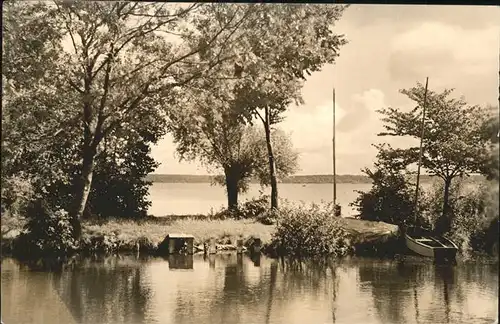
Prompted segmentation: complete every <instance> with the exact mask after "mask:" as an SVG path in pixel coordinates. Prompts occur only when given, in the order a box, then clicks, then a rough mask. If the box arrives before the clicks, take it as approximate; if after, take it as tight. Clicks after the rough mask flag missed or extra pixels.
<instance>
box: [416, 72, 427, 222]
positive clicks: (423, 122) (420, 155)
mask: <svg viewBox="0 0 500 324" xmlns="http://www.w3.org/2000/svg"><path fill="white" fill-rule="evenodd" d="M428 85H429V77H427V78H426V79H425V92H424V104H423V107H422V125H421V130H420V152H419V156H418V166H417V187H416V188H415V201H414V206H415V207H414V213H415V223H416V222H417V210H418V187H419V186H420V165H421V164H422V155H423V152H422V151H423V149H422V147H423V143H424V131H425V107H426V106H427V87H428Z"/></svg>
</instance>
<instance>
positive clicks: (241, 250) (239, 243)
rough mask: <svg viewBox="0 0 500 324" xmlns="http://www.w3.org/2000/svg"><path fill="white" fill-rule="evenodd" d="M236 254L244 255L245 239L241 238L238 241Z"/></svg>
mask: <svg viewBox="0 0 500 324" xmlns="http://www.w3.org/2000/svg"><path fill="white" fill-rule="evenodd" d="M236 253H238V254H241V253H243V238H241V237H240V238H238V239H237V240H236Z"/></svg>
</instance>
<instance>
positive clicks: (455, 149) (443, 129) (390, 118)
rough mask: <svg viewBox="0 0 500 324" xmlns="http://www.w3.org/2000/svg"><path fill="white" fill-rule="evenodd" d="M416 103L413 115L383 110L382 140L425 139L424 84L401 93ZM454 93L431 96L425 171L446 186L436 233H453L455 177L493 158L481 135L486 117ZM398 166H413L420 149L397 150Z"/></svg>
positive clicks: (427, 110) (480, 110)
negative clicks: (451, 196)
mask: <svg viewBox="0 0 500 324" xmlns="http://www.w3.org/2000/svg"><path fill="white" fill-rule="evenodd" d="M400 92H401V93H402V94H404V95H406V96H408V98H410V99H411V100H413V101H415V102H416V104H417V105H416V106H415V107H414V108H413V109H411V110H410V111H407V112H405V111H402V110H398V109H396V108H391V107H389V108H384V109H381V110H379V112H380V113H381V114H382V115H383V118H382V121H383V122H384V128H385V130H386V131H385V132H383V133H380V134H379V135H380V136H406V137H412V138H415V139H417V140H420V139H421V128H420V127H421V123H420V122H419V121H420V120H421V114H422V107H423V101H424V92H425V89H424V87H423V86H422V84H420V83H417V85H416V86H415V87H413V88H410V89H404V90H401V91H400ZM451 93H452V89H445V90H444V91H442V92H440V93H438V92H435V91H432V90H429V91H428V92H427V107H426V120H425V126H424V128H425V131H424V138H423V156H422V167H423V168H425V169H426V170H427V171H428V172H429V174H430V175H433V176H438V177H439V178H441V179H442V180H443V182H444V189H443V191H444V193H443V208H442V214H441V216H440V217H439V218H438V221H437V222H436V231H437V232H438V233H445V232H447V231H449V229H450V224H451V219H450V217H449V213H448V210H449V202H448V200H449V199H448V198H449V193H450V192H449V190H450V186H451V183H452V180H453V179H454V178H455V177H462V176H465V175H469V174H470V173H473V172H479V171H480V169H481V166H483V165H484V163H485V161H486V159H487V157H488V156H489V149H488V144H487V142H486V141H485V140H484V136H482V134H481V126H482V125H483V123H484V121H485V119H486V114H485V111H484V109H483V108H481V107H479V106H471V105H468V104H467V103H466V102H465V100H464V99H463V98H461V99H454V98H450V95H451ZM393 152H394V158H395V163H401V164H402V165H410V164H412V163H415V162H417V161H418V156H419V148H418V147H411V148H407V149H393Z"/></svg>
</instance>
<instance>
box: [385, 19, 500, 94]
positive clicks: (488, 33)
mask: <svg viewBox="0 0 500 324" xmlns="http://www.w3.org/2000/svg"><path fill="white" fill-rule="evenodd" d="M498 45H499V33H498V26H489V27H487V28H484V29H464V28H462V27H461V26H457V25H450V24H444V23H441V22H436V21H428V22H424V23H422V24H420V25H418V26H417V27H415V28H413V29H410V30H408V31H406V32H403V33H400V34H398V35H397V36H396V37H394V38H393V40H392V42H391V44H390V47H391V50H392V54H391V60H390V66H389V69H390V72H391V75H392V77H393V78H396V79H402V80H406V79H415V78H422V77H423V76H424V75H433V83H434V84H435V85H436V86H444V85H447V84H450V83H453V81H455V80H454V79H455V78H456V77H457V75H460V76H461V77H464V78H465V77H468V78H470V77H479V76H481V77H482V76H484V75H485V74H488V73H491V68H492V67H495V66H496V65H497V64H498Z"/></svg>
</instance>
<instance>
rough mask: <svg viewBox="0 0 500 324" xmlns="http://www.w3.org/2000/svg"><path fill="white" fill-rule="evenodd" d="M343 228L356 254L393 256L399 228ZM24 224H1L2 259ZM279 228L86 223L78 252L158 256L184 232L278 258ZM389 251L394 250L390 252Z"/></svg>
mask: <svg viewBox="0 0 500 324" xmlns="http://www.w3.org/2000/svg"><path fill="white" fill-rule="evenodd" d="M340 224H341V226H342V227H343V228H344V229H345V230H346V231H347V233H348V235H349V237H350V238H349V240H350V242H351V244H352V247H353V249H352V250H353V251H354V252H356V254H373V253H375V252H377V253H380V252H384V251H385V252H390V251H394V243H397V242H395V240H396V239H397V235H398V232H397V227H396V226H394V225H391V224H386V223H382V222H369V221H362V220H357V219H352V218H344V219H341V223H340ZM23 225H24V223H23V222H22V221H19V220H5V221H2V240H1V245H2V254H3V255H5V254H11V253H13V252H15V250H16V240H17V238H18V237H19V235H20V234H21V233H22V231H23ZM275 229H276V227H275V225H264V224H262V223H260V222H258V221H255V220H252V219H241V220H235V219H224V220H215V219H210V218H208V217H205V218H203V217H202V216H199V215H197V216H194V217H189V216H183V217H148V218H147V219H144V220H141V221H132V220H119V219H114V220H106V221H95V220H94V221H84V222H83V224H82V238H81V242H80V247H79V251H78V252H83V253H119V252H136V251H137V250H139V251H142V252H145V253H148V254H156V253H157V252H158V246H159V245H160V243H161V242H162V241H163V240H164V239H165V237H166V236H167V234H169V233H185V234H191V235H193V236H194V245H195V246H200V245H203V244H204V243H207V242H209V241H210V240H211V239H215V242H216V244H218V245H225V246H228V245H233V246H235V245H236V240H237V239H238V238H242V239H243V242H244V245H245V246H246V247H249V245H250V244H251V242H253V240H254V238H259V239H260V240H261V242H262V250H263V252H264V253H267V254H271V255H272V254H276V251H275V249H274V247H273V246H272V244H271V243H272V236H273V233H274V232H275ZM389 247H390V248H389Z"/></svg>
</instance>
